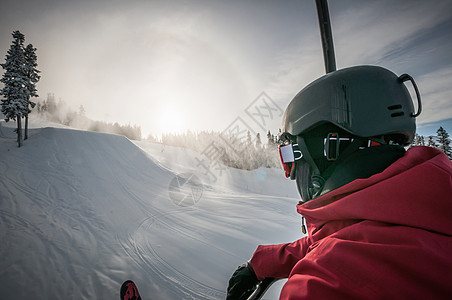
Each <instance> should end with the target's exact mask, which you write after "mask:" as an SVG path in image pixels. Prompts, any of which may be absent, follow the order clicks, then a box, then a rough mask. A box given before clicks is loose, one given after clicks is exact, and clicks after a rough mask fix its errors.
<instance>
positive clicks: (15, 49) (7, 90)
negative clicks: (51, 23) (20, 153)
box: [0, 31, 30, 147]
mask: <svg viewBox="0 0 452 300" xmlns="http://www.w3.org/2000/svg"><path fill="white" fill-rule="evenodd" d="M12 35H13V38H14V40H13V43H12V44H11V47H10V49H9V50H8V52H7V54H6V59H5V60H6V61H5V63H4V64H1V66H2V67H3V69H5V73H4V74H3V77H2V78H1V80H0V81H1V82H2V83H3V84H4V85H5V86H4V87H3V89H2V90H1V91H0V95H2V96H3V99H2V100H1V101H2V104H1V105H2V108H1V111H2V113H3V114H4V115H5V121H7V122H8V121H9V120H13V121H17V142H18V144H19V147H20V146H21V144H22V125H21V118H22V117H24V116H25V115H26V114H27V113H28V99H29V98H30V91H29V89H28V85H29V83H28V82H29V81H28V76H27V64H26V59H25V51H24V41H25V36H24V35H23V34H22V33H20V31H14V32H13V34H12Z"/></svg>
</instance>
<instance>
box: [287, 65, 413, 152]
mask: <svg viewBox="0 0 452 300" xmlns="http://www.w3.org/2000/svg"><path fill="white" fill-rule="evenodd" d="M406 80H411V81H412V83H413V85H414V86H415V83H414V80H412V78H411V77H410V76H409V75H406V74H404V75H402V76H400V77H398V76H397V75H395V74H394V73H392V72H391V71H389V70H387V69H384V68H382V67H377V66H357V67H350V68H346V69H341V70H338V71H334V72H331V73H329V74H326V75H324V76H322V77H320V78H319V79H317V80H315V81H314V82H312V83H311V84H309V85H308V86H306V87H305V88H304V89H302V90H301V91H300V92H299V93H298V94H297V95H296V96H295V98H294V99H293V100H292V101H291V102H290V104H289V106H288V107H287V109H286V111H285V114H284V117H283V124H282V131H283V132H287V133H289V134H291V135H293V136H297V135H302V134H303V133H305V132H307V131H309V130H311V129H313V128H315V127H316V126H318V125H320V124H322V123H331V124H333V125H335V126H337V127H339V128H342V129H344V130H345V131H347V132H349V133H351V134H352V135H355V136H358V137H376V136H391V137H393V138H396V139H397V141H398V142H399V143H400V144H402V145H408V144H410V143H411V141H412V140H413V138H414V135H415V131H416V123H415V116H417V115H419V113H420V109H421V107H420V105H419V111H418V113H416V114H415V113H414V106H413V102H412V99H411V96H410V93H409V92H408V90H407V88H406V86H405V85H404V83H403V82H404V81H406ZM415 89H416V92H417V87H415ZM418 97H419V96H418ZM419 104H420V101H419Z"/></svg>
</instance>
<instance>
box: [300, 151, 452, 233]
mask: <svg viewBox="0 0 452 300" xmlns="http://www.w3.org/2000/svg"><path fill="white" fill-rule="evenodd" d="M297 210H298V212H299V213H300V214H302V215H303V217H304V218H305V219H306V222H307V225H308V230H309V233H310V234H311V235H312V234H313V233H315V232H316V231H317V230H319V229H320V228H322V227H323V225H325V224H326V223H329V222H334V221H351V222H352V221H356V220H372V221H377V222H383V223H389V224H392V225H402V226H410V227H416V228H422V229H425V230H429V231H434V232H437V233H441V234H446V235H452V162H451V161H450V160H449V158H448V157H447V156H446V155H445V154H444V153H443V152H441V151H439V150H437V149H434V148H431V147H424V146H418V147H412V148H410V149H409V150H408V151H407V152H406V153H405V155H404V156H403V157H402V158H400V159H398V160H397V161H396V162H394V163H393V164H392V165H390V166H389V167H388V168H386V169H385V170H384V171H383V172H381V173H378V174H375V175H373V176H371V177H369V178H366V179H357V180H354V181H352V182H350V183H348V184H346V185H344V186H342V187H340V188H337V189H335V190H333V191H331V192H329V193H327V194H325V195H322V196H320V197H318V198H316V199H314V200H311V201H309V202H306V203H304V204H300V205H298V206H297Z"/></svg>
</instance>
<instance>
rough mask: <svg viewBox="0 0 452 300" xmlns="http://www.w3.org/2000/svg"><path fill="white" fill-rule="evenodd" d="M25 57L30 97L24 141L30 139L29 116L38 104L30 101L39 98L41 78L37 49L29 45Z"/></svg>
mask: <svg viewBox="0 0 452 300" xmlns="http://www.w3.org/2000/svg"><path fill="white" fill-rule="evenodd" d="M24 55H25V64H26V68H27V69H26V72H27V79H28V84H27V89H28V91H29V92H30V95H29V96H28V99H27V103H28V104H27V112H26V115H25V136H24V139H25V140H26V139H27V138H28V114H29V113H30V112H31V109H30V106H31V108H33V107H35V105H36V103H34V102H33V101H31V100H30V98H31V97H38V94H37V92H38V91H37V90H36V83H37V82H38V81H39V79H40V78H41V76H39V73H40V71H39V70H38V69H37V68H36V67H37V66H38V62H37V61H38V57H37V56H36V48H34V47H33V45H32V44H29V45H28V46H27V47H26V48H25V51H24Z"/></svg>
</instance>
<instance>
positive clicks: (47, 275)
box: [0, 123, 301, 299]
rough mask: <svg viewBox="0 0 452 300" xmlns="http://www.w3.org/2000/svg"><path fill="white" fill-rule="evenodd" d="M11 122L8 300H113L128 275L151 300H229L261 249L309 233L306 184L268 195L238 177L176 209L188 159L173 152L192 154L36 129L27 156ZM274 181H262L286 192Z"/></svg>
mask: <svg viewBox="0 0 452 300" xmlns="http://www.w3.org/2000/svg"><path fill="white" fill-rule="evenodd" d="M3 124H4V123H0V129H1V131H0V238H1V240H2V243H0V255H1V257H2V261H1V262H0V295H2V297H1V298H2V299H3V298H5V299H6V298H14V299H31V298H32V299H114V298H117V297H118V296H119V287H120V285H121V283H122V282H123V281H125V280H126V279H132V280H134V281H135V282H136V283H137V285H138V288H139V290H140V293H141V294H142V296H143V299H224V298H225V295H226V294H225V291H226V286H227V281H228V279H229V276H230V275H231V274H232V273H233V271H234V270H235V268H236V267H237V266H238V265H240V264H242V263H244V262H245V261H246V260H247V259H249V257H250V256H251V254H252V252H253V251H254V249H255V247H256V246H257V245H258V244H260V243H281V242H290V241H293V240H295V239H297V238H299V237H300V236H301V234H300V232H299V228H300V226H299V224H300V220H299V218H298V216H297V215H296V212H295V204H296V202H297V199H296V198H295V197H296V189H295V188H294V189H293V191H294V192H293V193H292V192H289V193H291V195H293V197H278V196H276V197H274V196H269V195H259V194H256V193H254V192H252V191H247V190H244V189H241V188H237V186H246V187H247V188H248V187H251V186H259V184H258V183H256V182H254V181H253V180H256V179H255V177H253V176H250V174H252V173H247V172H246V171H238V170H230V171H229V172H230V173H229V175H230V177H231V180H232V181H234V180H235V181H236V183H233V182H231V184H229V185H226V186H224V185H223V186H221V187H220V186H211V187H210V188H209V190H205V191H204V193H203V196H202V198H201V200H200V201H199V203H197V204H196V205H194V206H186V207H182V206H177V205H176V204H174V203H172V202H171V201H170V199H169V195H168V185H169V182H170V181H171V179H172V178H174V176H175V174H176V173H180V172H182V171H184V170H183V169H180V166H183V165H184V163H183V162H178V166H179V169H177V170H175V169H172V166H168V165H165V162H167V161H170V159H168V157H165V155H171V153H177V152H178V151H179V152H180V151H182V154H180V153H179V157H180V156H187V155H188V156H190V155H191V154H187V151H186V150H184V149H178V148H172V149H169V148H168V149H167V151H166V153H160V151H159V153H158V155H153V154H155V151H154V150H158V148H159V147H160V146H159V145H156V144H154V145H151V144H149V145H145V144H143V142H140V143H141V145H144V146H146V147H148V148H149V149H147V150H146V152H147V153H145V152H144V151H143V150H141V149H140V148H138V147H137V146H136V145H134V144H133V143H131V142H130V141H128V140H127V139H125V138H124V137H120V136H114V135H106V134H99V133H90V132H82V131H76V130H68V129H56V128H38V129H33V130H31V131H30V135H29V136H30V138H29V140H27V141H26V142H25V143H24V146H23V147H22V148H17V146H16V145H15V137H14V135H13V134H7V132H8V128H7V127H5V126H3ZM153 149H154V150H153ZM153 151H154V152H153ZM162 157H163V158H164V160H162ZM189 159H191V161H196V160H195V159H194V158H193V157H189ZM193 169H194V168H193V166H190V165H189V163H187V170H188V171H193ZM278 171H279V170H278ZM269 172H272V170H269ZM281 177H283V176H281ZM269 178H270V179H269V180H270V181H268V180H267V182H262V185H265V188H268V187H269V186H272V185H274V186H275V188H274V189H275V190H277V189H278V185H279V184H280V183H279V182H278V181H277V180H275V179H274V178H275V177H269ZM282 180H283V179H282ZM237 182H239V184H237ZM285 191H287V189H285ZM279 288H280V287H279ZM277 289H278V288H276V290H275V291H274V292H273V293H272V291H270V292H269V294H268V299H272V298H275V297H276V295H277V294H278V290H277Z"/></svg>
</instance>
